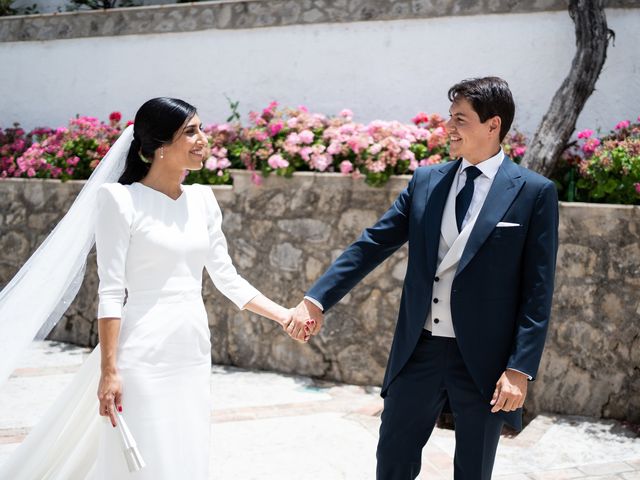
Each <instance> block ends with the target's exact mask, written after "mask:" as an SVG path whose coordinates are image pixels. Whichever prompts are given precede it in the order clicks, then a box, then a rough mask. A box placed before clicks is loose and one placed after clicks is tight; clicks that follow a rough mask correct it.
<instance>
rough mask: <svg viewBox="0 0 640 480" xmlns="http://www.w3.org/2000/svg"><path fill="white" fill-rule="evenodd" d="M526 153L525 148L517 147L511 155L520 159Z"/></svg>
mask: <svg viewBox="0 0 640 480" xmlns="http://www.w3.org/2000/svg"><path fill="white" fill-rule="evenodd" d="M526 151H527V147H518V148H516V149H515V150H514V151H513V153H514V154H515V155H516V157H521V156H523V155H524V154H525V152H526Z"/></svg>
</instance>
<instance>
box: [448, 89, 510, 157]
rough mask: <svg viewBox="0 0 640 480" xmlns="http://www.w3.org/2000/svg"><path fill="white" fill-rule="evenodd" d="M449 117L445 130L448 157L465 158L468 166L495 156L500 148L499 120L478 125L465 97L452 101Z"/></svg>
mask: <svg viewBox="0 0 640 480" xmlns="http://www.w3.org/2000/svg"><path fill="white" fill-rule="evenodd" d="M449 114H450V118H449V120H448V121H447V123H446V129H447V133H448V135H449V153H450V156H451V158H460V157H464V158H466V159H467V160H468V161H469V162H471V163H478V162H481V161H483V160H486V159H487V158H489V157H491V156H493V155H495V153H496V152H497V150H498V148H499V146H500V141H499V138H498V135H499V131H500V117H497V116H496V117H491V118H488V119H487V120H486V121H485V122H481V121H480V117H479V116H478V114H477V113H476V111H475V110H474V109H473V106H472V105H471V102H469V100H467V99H466V98H464V97H458V98H456V99H455V101H454V102H453V103H452V104H451V108H450V109H449Z"/></svg>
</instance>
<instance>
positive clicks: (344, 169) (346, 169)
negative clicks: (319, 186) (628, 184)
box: [340, 160, 640, 185]
mask: <svg viewBox="0 0 640 480" xmlns="http://www.w3.org/2000/svg"><path fill="white" fill-rule="evenodd" d="M340 172H341V173H342V174H344V175H348V174H350V173H351V172H353V163H351V162H350V161H349V160H344V161H342V163H340ZM637 185H640V184H637Z"/></svg>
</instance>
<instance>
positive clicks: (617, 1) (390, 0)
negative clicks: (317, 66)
mask: <svg viewBox="0 0 640 480" xmlns="http://www.w3.org/2000/svg"><path fill="white" fill-rule="evenodd" d="M567 5H568V2H567V1H566V0H451V1H446V2H443V1H430V0H226V1H210V2H198V3H189V4H168V5H153V6H144V7H134V8H116V9H111V10H92V11H83V12H72V13H57V14H41V15H23V16H15V17H1V18H0V42H21V41H42V40H60V39H68V38H83V37H100V36H114V35H141V34H153V33H173V32H194V31H200V30H210V29H246V28H263V27H281V26H287V25H309V24H318V23H345V22H364V21H375V20H402V19H416V18H436V17H444V16H451V15H490V14H500V13H534V12H550V11H551V12H552V11H559V10H566V9H567ZM605 6H606V7H608V8H634V7H638V4H637V0H608V1H606V2H605Z"/></svg>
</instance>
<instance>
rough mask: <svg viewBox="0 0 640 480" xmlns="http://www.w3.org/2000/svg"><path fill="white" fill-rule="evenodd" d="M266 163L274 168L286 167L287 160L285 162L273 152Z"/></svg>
mask: <svg viewBox="0 0 640 480" xmlns="http://www.w3.org/2000/svg"><path fill="white" fill-rule="evenodd" d="M267 163H268V164H269V166H270V167H271V168H273V169H274V170H276V169H278V168H287V167H288V166H289V162H287V161H286V160H285V159H284V158H282V156H281V155H278V154H275V155H271V156H270V157H269V160H267Z"/></svg>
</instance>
